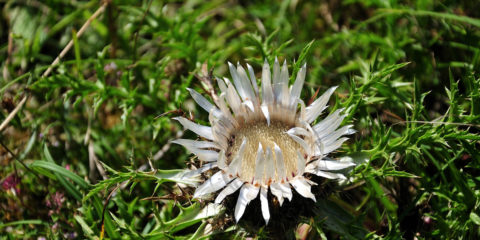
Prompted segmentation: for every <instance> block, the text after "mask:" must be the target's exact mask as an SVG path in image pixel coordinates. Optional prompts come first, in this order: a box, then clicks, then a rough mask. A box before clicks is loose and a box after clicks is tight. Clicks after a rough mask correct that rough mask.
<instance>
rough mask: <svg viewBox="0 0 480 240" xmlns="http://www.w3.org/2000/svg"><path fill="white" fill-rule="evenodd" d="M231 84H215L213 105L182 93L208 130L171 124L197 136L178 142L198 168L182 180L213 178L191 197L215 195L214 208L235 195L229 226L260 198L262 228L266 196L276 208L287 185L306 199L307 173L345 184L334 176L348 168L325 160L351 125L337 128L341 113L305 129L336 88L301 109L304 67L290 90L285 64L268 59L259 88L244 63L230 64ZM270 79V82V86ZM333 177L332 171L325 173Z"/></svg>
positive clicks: (340, 176)
mask: <svg viewBox="0 0 480 240" xmlns="http://www.w3.org/2000/svg"><path fill="white" fill-rule="evenodd" d="M229 69H230V73H231V75H232V78H233V84H232V83H231V82H230V80H228V79H227V78H224V79H218V78H217V82H218V86H219V88H220V90H221V94H220V95H219V96H218V98H217V97H215V98H214V102H215V105H214V104H212V103H210V102H209V101H208V100H207V99H205V98H204V97H203V96H202V95H201V94H199V93H198V92H196V91H195V90H193V89H188V91H189V92H190V94H191V95H192V97H193V99H194V100H195V101H196V102H197V103H198V104H199V105H200V106H201V107H202V108H203V109H205V110H206V111H207V112H208V113H209V121H210V125H211V126H210V127H209V126H202V125H199V124H196V123H194V122H191V121H189V120H187V119H185V118H183V117H177V118H175V119H176V120H178V121H179V122H180V123H181V124H182V125H183V127H185V128H186V129H189V130H191V131H193V132H195V133H196V134H198V135H199V136H200V137H201V138H203V140H201V141H194V140H188V139H177V140H174V141H173V142H174V143H177V144H180V145H183V146H184V147H186V148H187V149H188V150H189V151H190V152H192V153H193V154H195V155H196V156H197V157H198V159H199V160H200V161H202V162H204V163H205V164H203V166H202V167H201V168H199V169H196V170H191V171H189V172H188V173H187V174H186V175H185V176H184V177H192V176H195V175H199V174H201V173H202V172H205V171H208V170H213V172H215V173H214V174H213V175H212V176H211V177H210V178H209V179H208V180H206V181H205V182H204V183H203V184H201V185H200V186H198V187H197V188H196V191H195V194H194V198H197V199H200V198H205V197H208V196H209V195H211V194H212V193H214V192H217V191H220V190H221V191H220V192H219V193H218V194H217V195H216V199H215V203H217V204H219V203H221V202H222V201H223V199H224V198H225V197H227V196H228V195H230V194H233V193H234V192H236V191H237V190H238V189H240V194H239V196H238V199H237V203H236V206H235V220H236V221H237V222H238V221H239V220H240V218H241V217H242V215H243V213H244V211H245V208H246V206H247V204H249V202H251V201H252V200H254V199H255V198H257V196H258V195H260V197H259V198H260V204H261V209H262V215H263V218H264V219H265V222H266V224H268V221H269V219H270V211H269V207H268V198H267V196H268V195H267V193H268V191H269V190H270V191H271V193H272V195H273V196H275V197H276V198H277V200H278V202H279V204H280V206H281V205H282V203H283V201H284V199H288V200H289V201H290V200H291V199H292V197H293V194H292V187H293V189H295V191H297V192H298V193H299V194H300V195H301V196H303V197H305V198H310V199H312V200H313V201H316V200H315V196H314V195H313V194H312V192H311V186H312V185H316V183H315V182H313V181H311V180H309V179H307V178H305V176H304V174H305V173H311V174H315V175H318V176H320V177H324V178H328V179H345V176H344V175H343V174H341V173H338V171H336V170H341V169H345V168H348V167H351V166H354V165H355V164H354V163H352V162H340V161H335V160H331V159H329V158H327V157H326V156H327V154H329V153H331V152H332V151H334V150H336V149H337V148H339V147H340V146H341V145H342V143H343V142H344V141H346V140H347V138H346V137H342V136H345V135H349V134H352V133H354V130H353V129H351V127H352V126H351V125H347V126H344V127H341V128H338V127H339V126H340V124H341V123H342V121H343V119H344V118H345V115H343V114H342V109H339V110H337V111H335V112H333V113H331V114H329V115H328V116H327V117H326V118H325V119H323V120H321V121H319V122H318V123H317V124H315V125H313V126H312V125H311V124H312V122H314V121H315V120H316V119H317V118H318V117H319V116H320V114H322V112H323V111H324V110H325V108H326V104H327V102H328V100H329V98H330V96H331V95H332V93H333V92H334V91H335V89H336V87H332V88H330V89H328V90H327V91H326V92H325V93H324V94H323V95H322V96H321V97H320V98H318V99H317V100H315V101H314V102H313V103H312V104H310V105H309V106H308V107H305V103H304V102H303V101H302V100H301V99H300V93H301V90H302V87H303V84H304V81H305V74H306V65H304V66H303V67H302V68H301V69H300V70H299V71H298V74H297V76H296V80H295V82H294V84H293V85H292V86H291V87H290V88H289V85H288V82H289V73H288V69H287V64H286V62H285V63H284V64H283V66H282V67H280V64H279V63H278V60H277V59H275V63H274V65H273V74H272V73H271V71H270V66H269V64H268V62H267V61H265V63H264V65H263V70H262V79H261V82H262V84H261V86H258V85H257V80H256V78H255V74H254V71H253V69H252V67H251V66H250V65H248V64H247V71H248V74H247V71H246V70H245V69H244V68H243V67H242V66H237V67H236V68H235V67H234V66H233V65H232V64H230V63H229ZM272 80H273V82H272ZM331 171H334V172H331Z"/></svg>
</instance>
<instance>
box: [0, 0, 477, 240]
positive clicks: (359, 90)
mask: <svg viewBox="0 0 480 240" xmlns="http://www.w3.org/2000/svg"><path fill="white" fill-rule="evenodd" d="M3 2H4V4H3V7H2V13H1V14H0V16H1V18H2V20H1V22H0V25H1V26H0V39H1V41H0V62H1V64H0V67H1V70H2V74H1V76H0V95H1V98H2V109H1V110H0V122H3V121H4V120H5V119H6V118H7V116H8V115H9V113H11V112H12V111H13V110H14V109H15V107H16V106H18V104H19V102H20V101H21V100H22V98H23V97H24V96H28V99H27V101H26V104H25V105H24V106H23V107H22V108H21V109H20V111H19V112H18V113H17V114H16V115H15V116H14V118H13V119H12V120H11V121H10V122H9V124H8V127H7V128H5V129H4V130H3V131H2V132H1V133H0V142H1V143H2V147H1V148H0V165H1V168H0V177H1V183H2V188H1V189H0V236H1V237H0V239H18V238H24V239H37V238H38V237H45V238H47V239H61V238H69V237H73V238H94V239H101V238H104V239H107V238H108V239H119V238H123V239H131V238H135V239H138V238H146V239H172V238H174V239H198V238H202V237H203V238H217V239H223V238H228V239H233V238H237V239H238V238H243V237H247V236H252V237H258V238H269V237H272V236H278V233H277V235H275V234H273V235H272V229H269V228H268V227H267V228H262V229H257V230H255V231H253V232H252V231H251V230H249V228H247V227H245V228H244V226H243V225H242V224H240V225H235V224H234V222H233V220H232V219H231V217H228V216H227V217H225V215H220V217H218V216H217V217H212V216H211V214H209V212H208V211H205V206H207V205H206V204H207V203H204V202H196V201H193V202H191V200H190V198H191V196H190V195H189V194H191V193H192V192H191V189H186V190H185V192H181V191H179V189H178V188H176V187H175V186H176V185H175V182H177V181H178V178H176V177H175V174H176V173H178V170H172V169H183V168H185V167H186V163H187V162H189V161H190V158H191V156H190V155H189V154H188V153H187V152H186V150H184V149H183V148H182V147H180V146H177V145H170V144H169V140H172V139H175V138H177V137H178V136H179V135H180V134H183V133H182V132H181V131H182V128H181V126H180V125H178V124H177V123H175V121H172V120H171V117H175V116H178V115H182V114H186V115H189V114H190V113H191V114H192V116H194V117H195V118H196V119H197V120H198V121H200V122H201V123H206V122H207V120H208V114H207V113H205V112H204V111H203V110H202V109H200V108H198V107H197V106H195V105H194V104H193V100H192V99H191V97H190V96H189V94H188V91H187V90H186V88H187V87H191V88H195V89H197V90H198V91H199V92H201V93H205V91H204V90H203V89H204V83H202V81H200V80H199V79H198V78H197V77H195V76H196V75H197V76H205V74H206V73H208V71H209V70H210V69H212V71H213V75H214V76H225V77H230V74H229V73H228V67H227V64H226V63H227V61H230V62H234V63H235V62H237V61H239V62H240V63H242V64H244V63H247V62H248V63H250V64H251V65H252V66H253V68H254V69H255V70H256V72H259V71H260V70H261V64H262V63H263V61H264V59H267V60H268V61H270V62H273V59H274V58H275V57H278V58H279V59H280V60H281V61H283V60H284V59H286V60H287V62H288V64H289V70H290V72H293V73H296V72H297V71H298V69H299V67H300V66H301V65H302V64H303V63H307V66H308V71H307V77H306V84H305V88H304V90H303V92H302V97H303V99H306V100H307V101H308V100H309V99H310V98H312V97H313V96H314V95H315V92H316V91H317V90H319V92H320V93H322V92H323V91H325V90H326V89H328V88H329V87H331V86H335V85H338V86H339V89H338V90H337V91H336V93H335V95H334V98H335V99H334V100H332V101H331V104H330V108H329V109H336V108H341V107H345V108H346V109H347V111H346V112H347V113H348V116H347V118H346V120H345V123H352V124H354V128H355V129H356V130H357V133H356V134H355V135H352V137H351V139H350V140H349V141H347V142H346V143H345V144H344V145H343V146H342V148H341V150H340V151H338V152H337V153H335V154H334V157H344V156H349V157H351V158H353V159H354V160H355V161H357V162H358V163H361V164H359V165H358V166H357V167H356V168H355V169H354V170H353V171H352V172H351V173H350V177H351V181H349V182H346V183H343V184H341V185H338V184H335V183H332V185H333V191H332V192H331V193H330V194H328V196H326V197H325V198H323V199H321V200H319V201H318V202H317V203H316V205H315V206H313V209H314V213H315V216H313V217H303V218H300V221H299V222H298V223H296V225H297V226H299V225H300V224H302V223H307V224H308V227H309V229H310V232H309V233H308V238H309V239H318V238H328V239H331V238H334V239H335V238H339V237H340V238H343V239H365V238H367V239H377V238H378V239H399V238H402V237H403V238H405V239H412V238H413V237H414V236H416V237H417V239H476V238H479V236H480V230H479V229H480V227H479V225H480V217H479V215H480V210H479V208H480V201H479V197H480V187H479V185H480V177H479V176H480V172H479V168H480V153H479V151H478V149H480V134H479V129H480V90H479V89H480V74H479V73H478V69H480V13H479V12H478V11H477V9H479V8H480V3H477V1H460V2H458V3H457V2H455V1H433V0H419V1H402V2H400V1H395V0H386V1H375V0H368V1H358V0H347V1H343V2H341V1H334V0H331V1H325V2H322V3H317V2H316V1H285V2H282V3H273V2H268V1H266V2H256V3H253V2H252V3H242V4H238V3H236V1H218V0H214V1H208V2H207V1H206V2H205V3H204V2H203V1H186V2H174V1H141V2H137V1H128V0H124V1H111V2H110V3H109V4H108V6H107V8H106V10H105V11H104V12H103V13H102V14H101V15H99V17H97V18H95V19H94V20H93V21H92V22H91V24H90V26H89V27H88V28H87V29H86V31H85V32H83V33H82V34H79V30H80V28H81V26H82V25H83V24H84V23H85V22H87V20H88V19H89V18H90V17H91V16H92V15H93V14H94V12H95V11H96V10H97V9H98V8H99V7H100V4H99V3H98V1H62V0H50V1H3ZM70 40H73V47H72V49H70V51H68V53H67V54H66V55H65V56H64V57H63V59H62V60H61V61H60V63H59V64H57V65H55V66H53V71H52V72H51V73H50V74H49V75H48V76H46V77H44V76H42V74H43V73H44V72H45V71H46V69H47V68H48V67H49V66H50V64H51V63H52V62H53V61H54V59H55V58H56V57H57V56H58V55H59V54H60V52H61V51H62V50H63V49H64V47H65V46H66V45H67V43H68V42H69V41H70ZM294 59H295V60H296V62H295V64H294V62H293V60H294ZM207 75H208V74H207ZM292 81H293V79H292ZM307 101H306V102H307ZM164 113H166V114H164ZM162 114H163V115H162ZM193 136H194V134H191V133H190V132H185V133H184V137H186V138H191V137H193ZM9 151H11V153H10V152H9ZM150 164H151V165H150ZM151 167H153V168H154V169H155V171H153V170H152V168H151ZM207 210H208V209H207ZM210 210H211V209H210ZM227 212H228V211H227ZM102 216H103V217H102ZM102 223H103V229H104V231H102ZM210 223H214V228H213V231H206V230H208V229H209V228H210V225H209V224H210ZM297 234H298V231H297ZM283 236H287V238H294V236H295V232H294V230H292V231H290V232H289V233H287V234H286V235H283ZM297 237H299V236H297Z"/></svg>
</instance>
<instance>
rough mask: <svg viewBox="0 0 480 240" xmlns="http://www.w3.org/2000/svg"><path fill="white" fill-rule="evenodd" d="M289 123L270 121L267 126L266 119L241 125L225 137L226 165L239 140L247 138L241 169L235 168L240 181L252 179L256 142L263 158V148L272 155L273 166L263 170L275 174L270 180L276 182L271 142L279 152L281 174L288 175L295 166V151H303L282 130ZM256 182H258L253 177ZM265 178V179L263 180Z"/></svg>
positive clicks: (235, 150) (233, 153) (234, 152)
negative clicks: (226, 139) (268, 150)
mask: <svg viewBox="0 0 480 240" xmlns="http://www.w3.org/2000/svg"><path fill="white" fill-rule="evenodd" d="M290 128H292V126H289V125H286V124H284V123H282V122H271V123H270V126H269V125H267V123H266V122H263V121H260V122H254V123H250V124H245V125H242V126H241V127H239V128H238V129H236V130H235V131H234V135H232V136H231V137H230V139H229V148H228V150H227V163H228V164H229V163H230V162H231V161H232V160H233V158H234V157H235V156H236V155H237V153H238V152H239V149H240V146H241V144H242V141H243V139H244V138H245V139H246V140H247V142H246V145H245V150H244V153H243V158H242V159H241V168H240V170H239V172H238V173H239V178H240V179H241V180H242V181H244V182H253V180H254V177H255V171H256V159H257V151H258V146H259V143H261V144H262V147H263V154H264V157H266V152H267V149H268V148H269V149H270V151H272V154H273V158H274V161H273V163H274V164H273V166H269V165H266V166H265V171H268V169H274V172H275V175H274V176H275V177H274V178H273V179H271V180H272V181H273V182H278V181H280V179H279V178H278V175H279V172H278V169H276V164H275V163H276V159H277V157H276V156H275V152H274V151H273V149H274V146H275V144H276V145H278V147H280V149H281V151H282V155H283V161H284V166H285V175H286V176H287V177H288V178H291V176H292V173H295V172H296V169H297V159H298V155H297V151H298V152H300V153H301V154H302V155H303V154H304V152H305V151H304V150H303V148H302V147H301V146H300V144H298V143H297V142H295V141H294V140H293V139H292V138H291V137H290V136H289V135H288V134H287V133H286V132H287V131H288V130H289V129H290ZM256 180H257V181H261V180H259V179H256ZM264 180H265V181H268V179H264Z"/></svg>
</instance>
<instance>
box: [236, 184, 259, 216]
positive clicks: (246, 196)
mask: <svg viewBox="0 0 480 240" xmlns="http://www.w3.org/2000/svg"><path fill="white" fill-rule="evenodd" d="M258 190H259V188H258V187H255V186H253V185H250V184H248V183H247V184H244V185H243V186H242V188H241V189H240V194H239V195H238V199H237V205H235V220H236V221H237V222H238V221H240V218H241V217H242V215H243V213H244V212H245V208H246V207H247V204H249V203H250V202H251V201H252V200H253V199H255V198H256V197H257V195H258Z"/></svg>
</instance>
